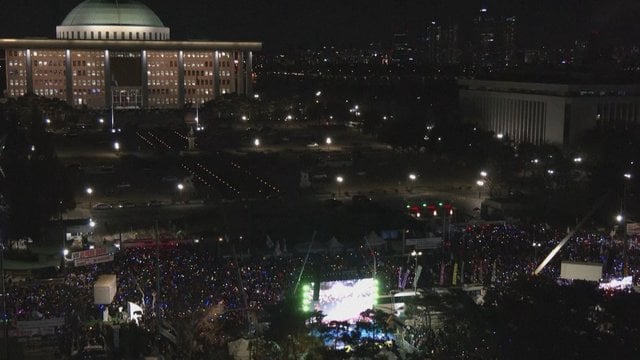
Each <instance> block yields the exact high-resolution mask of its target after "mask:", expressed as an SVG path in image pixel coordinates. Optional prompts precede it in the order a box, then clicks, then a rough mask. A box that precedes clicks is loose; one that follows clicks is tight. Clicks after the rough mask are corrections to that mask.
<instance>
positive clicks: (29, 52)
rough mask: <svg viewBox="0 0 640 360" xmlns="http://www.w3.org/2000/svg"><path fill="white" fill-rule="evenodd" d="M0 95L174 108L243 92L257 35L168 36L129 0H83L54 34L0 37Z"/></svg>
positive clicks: (81, 103) (98, 105) (165, 29)
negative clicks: (2, 79) (1, 61)
mask: <svg viewBox="0 0 640 360" xmlns="http://www.w3.org/2000/svg"><path fill="white" fill-rule="evenodd" d="M0 47H1V48H4V49H5V55H6V68H7V73H6V81H7V84H6V91H5V94H4V95H5V97H19V96H22V95H24V94H26V93H34V94H36V95H40V96H45V97H50V98H58V99H61V100H65V101H67V102H68V103H69V104H72V105H74V106H87V107H89V108H93V109H111V108H115V109H127V108H131V109H140V108H176V109H177V108H182V107H184V105H185V104H194V105H196V104H198V106H199V104H202V103H204V102H206V101H209V100H212V99H214V98H215V97H216V96H219V95H221V94H227V93H237V94H243V95H247V94H251V91H252V76H251V75H252V67H253V66H252V56H253V51H257V50H260V49H261V47H262V44H261V43H259V42H218V41H173V40H170V29H169V28H168V27H166V26H165V25H164V24H163V22H162V21H161V20H160V18H159V17H158V16H157V15H156V14H155V13H154V12H153V11H152V10H151V9H149V7H147V6H146V5H144V4H143V3H141V2H139V1H136V0H85V1H83V2H81V3H80V4H79V5H77V6H76V7H75V8H74V9H73V10H71V12H69V14H67V16H66V17H65V18H64V20H63V21H62V23H61V24H60V25H59V26H57V27H56V39H0Z"/></svg>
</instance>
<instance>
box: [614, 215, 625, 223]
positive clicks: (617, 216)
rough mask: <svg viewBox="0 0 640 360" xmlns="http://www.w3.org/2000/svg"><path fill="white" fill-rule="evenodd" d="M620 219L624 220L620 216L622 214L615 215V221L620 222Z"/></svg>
mask: <svg viewBox="0 0 640 360" xmlns="http://www.w3.org/2000/svg"><path fill="white" fill-rule="evenodd" d="M622 220H624V217H623V216H622V214H618V215H616V221H617V222H618V223H621V222H622Z"/></svg>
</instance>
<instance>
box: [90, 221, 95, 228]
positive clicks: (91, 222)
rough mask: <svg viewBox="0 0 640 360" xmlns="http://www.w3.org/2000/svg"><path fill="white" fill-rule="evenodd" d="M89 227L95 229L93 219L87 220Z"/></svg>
mask: <svg viewBox="0 0 640 360" xmlns="http://www.w3.org/2000/svg"><path fill="white" fill-rule="evenodd" d="M89 226H90V227H91V228H94V227H96V222H95V221H93V219H89Z"/></svg>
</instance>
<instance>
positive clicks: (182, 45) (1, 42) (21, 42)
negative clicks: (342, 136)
mask: <svg viewBox="0 0 640 360" xmlns="http://www.w3.org/2000/svg"><path fill="white" fill-rule="evenodd" d="M22 48H26V49H102V50H104V49H111V50H172V51H173V50H207V51H208V50H221V51H226V50H246V51H253V50H256V51H257V50H261V49H262V43H261V42H256V41H207V40H193V41H144V40H69V39H0V49H22Z"/></svg>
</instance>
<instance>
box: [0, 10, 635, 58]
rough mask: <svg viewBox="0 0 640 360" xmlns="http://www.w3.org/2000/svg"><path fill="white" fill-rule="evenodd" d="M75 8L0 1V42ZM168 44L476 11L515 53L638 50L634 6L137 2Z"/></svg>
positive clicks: (46, 31)
mask: <svg viewBox="0 0 640 360" xmlns="http://www.w3.org/2000/svg"><path fill="white" fill-rule="evenodd" d="M80 2H81V1H80V0H0V9H1V12H0V36H1V37H25V36H43V37H54V34H55V26H56V25H58V24H59V23H60V22H61V21H62V19H63V18H64V17H65V15H66V14H67V13H68V12H69V11H70V10H71V9H72V8H73V7H74V6H76V5H77V4H79V3H80ZM141 2H143V3H145V4H147V5H148V6H149V7H150V8H151V9H152V10H154V11H155V12H156V14H158V16H159V17H160V18H161V19H162V21H163V22H164V23H165V25H166V26H169V27H170V28H171V37H172V38H173V39H210V40H258V41H263V42H264V45H265V49H279V48H285V49H286V48H292V47H296V46H309V47H317V46H319V45H331V44H333V45H337V46H362V45H364V44H367V43H369V42H381V43H383V44H384V43H388V42H389V41H390V39H391V34H393V32H394V31H407V32H409V33H411V34H415V35H419V33H420V31H421V29H423V28H424V24H425V23H426V21H430V20H432V19H434V18H435V19H451V20H453V21H457V22H458V23H460V24H465V23H466V24H468V23H470V19H471V17H472V16H473V15H474V14H475V13H476V12H477V11H478V9H480V8H481V7H483V6H486V7H488V8H489V11H490V12H492V13H494V14H501V15H515V16H517V17H518V21H519V30H518V38H519V42H520V44H521V46H525V47H533V46H539V45H548V46H560V45H566V44H567V43H568V42H569V41H571V40H573V39H583V40H586V39H588V38H589V34H590V33H592V32H597V33H598V34H600V36H601V37H602V38H604V39H606V41H610V42H614V43H616V42H622V43H638V41H637V40H638V38H639V37H638V35H637V34H640V24H639V22H638V21H637V19H638V18H640V1H638V0H606V1H602V0H492V1H481V0H368V1H365V0H316V1H310V0H270V1H269V0H234V1H216V0H180V1H175V0H174V1H168V0H143V1H141Z"/></svg>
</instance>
